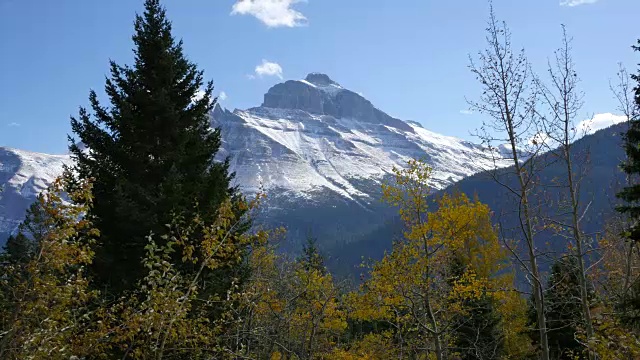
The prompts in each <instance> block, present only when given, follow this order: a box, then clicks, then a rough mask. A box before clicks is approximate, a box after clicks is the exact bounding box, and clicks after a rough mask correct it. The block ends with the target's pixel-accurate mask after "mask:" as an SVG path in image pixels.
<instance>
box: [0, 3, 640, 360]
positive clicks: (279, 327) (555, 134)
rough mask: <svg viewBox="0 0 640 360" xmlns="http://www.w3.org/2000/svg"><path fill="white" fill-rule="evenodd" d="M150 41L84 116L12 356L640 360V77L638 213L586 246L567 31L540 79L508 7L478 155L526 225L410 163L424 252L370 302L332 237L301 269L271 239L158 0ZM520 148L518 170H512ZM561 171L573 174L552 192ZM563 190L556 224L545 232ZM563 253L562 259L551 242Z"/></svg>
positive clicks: (633, 107)
mask: <svg viewBox="0 0 640 360" xmlns="http://www.w3.org/2000/svg"><path fill="white" fill-rule="evenodd" d="M134 30H135V31H134V35H133V42H134V49H133V51H134V55H135V58H134V63H133V64H132V65H124V66H123V65H118V64H116V63H115V62H111V63H110V77H109V78H108V79H107V80H106V85H105V92H106V95H107V97H108V100H109V105H108V106H105V105H103V104H102V103H101V102H100V101H99V99H98V96H97V94H96V93H95V92H93V91H91V92H90V95H89V99H90V104H91V107H90V109H85V108H81V109H80V110H79V114H78V116H76V117H73V118H72V119H71V125H72V130H73V133H74V135H75V136H76V137H70V138H69V144H70V145H69V148H70V151H71V153H72V155H73V159H74V164H73V165H72V166H70V167H68V168H66V169H65V172H64V175H63V176H62V177H60V178H59V179H58V180H57V181H56V182H55V183H54V184H52V185H51V187H50V188H49V189H48V190H47V191H46V192H44V193H42V194H40V195H39V196H38V200H37V202H36V203H34V204H33V205H32V206H31V208H30V209H29V211H28V213H27V216H26V219H25V221H24V222H23V223H22V224H21V226H20V228H19V231H18V232H17V234H15V235H13V236H12V237H11V238H10V239H9V240H8V241H7V244H6V245H5V248H4V252H3V253H2V254H1V255H0V261H2V267H1V268H0V273H1V274H0V358H2V359H438V360H441V359H545V360H546V359H590V360H591V359H638V358H640V272H639V266H640V250H639V249H640V248H639V247H638V244H639V243H638V240H639V239H640V223H639V222H638V219H639V218H640V205H639V204H638V202H639V200H640V183H639V182H638V174H639V173H640V113H639V111H638V110H639V109H640V73H639V75H629V74H628V73H627V71H626V70H625V69H624V68H621V69H620V71H619V73H618V75H619V79H618V80H619V81H618V83H617V84H614V85H613V86H612V88H613V90H614V93H615V95H616V97H617V99H618V100H619V101H620V110H621V111H622V112H623V113H624V114H625V115H626V116H627V118H628V129H627V131H626V132H625V135H624V139H625V145H624V146H625V150H626V153H627V158H626V159H623V161H622V164H621V167H622V170H623V171H624V172H625V173H626V174H627V177H626V183H625V184H624V186H623V189H622V190H621V191H620V193H619V198H620V203H619V206H618V208H617V210H619V216H617V217H614V218H611V219H608V221H607V227H606V228H605V229H602V232H601V233H599V234H597V235H593V234H587V233H585V232H584V231H582V226H581V222H582V220H583V218H584V216H585V213H587V212H588V211H589V207H590V204H589V199H584V198H581V197H580V191H579V189H580V183H581V181H582V180H583V178H584V177H585V176H586V175H585V174H586V173H587V171H586V169H588V167H589V165H590V164H589V157H588V154H587V153H585V154H582V153H579V154H576V152H575V151H573V143H574V140H575V139H576V136H577V135H579V129H576V124H575V121H576V117H577V116H579V115H580V110H581V108H582V105H583V101H582V98H583V96H582V93H581V92H580V90H579V77H578V75H577V73H576V70H575V64H574V62H573V59H572V57H571V39H570V37H569V36H568V35H567V32H566V30H565V29H564V28H562V30H563V31H562V43H561V46H560V48H559V49H558V50H557V51H556V53H555V55H554V57H553V58H552V60H550V61H549V67H548V71H547V72H546V75H545V76H538V75H536V74H535V73H534V72H533V71H532V69H531V66H530V64H529V62H528V60H527V58H526V56H525V53H524V51H517V50H514V49H513V47H512V44H511V34H510V32H509V29H508V28H507V26H506V24H504V23H503V22H500V21H498V20H497V18H496V16H495V14H494V11H493V9H491V13H490V17H489V21H488V26H487V29H486V30H487V32H486V34H487V36H486V40H487V46H486V48H485V49H484V50H483V51H481V52H480V53H478V55H477V56H476V57H472V58H471V59H470V70H471V72H472V73H473V74H474V75H475V77H476V79H477V80H478V82H479V83H480V85H481V86H482V93H481V96H480V97H479V98H478V100H477V101H471V102H470V105H471V107H472V108H473V109H474V110H477V111H479V112H481V113H483V114H485V115H487V118H488V119H489V120H488V121H487V122H486V123H485V124H484V126H483V127H482V128H481V129H480V130H479V131H478V136H480V137H481V138H482V140H483V142H484V143H485V144H486V145H487V148H488V150H489V151H491V152H492V153H494V154H495V158H496V162H497V161H500V162H502V163H504V161H505V160H508V161H510V162H511V164H512V166H511V167H509V168H507V169H506V170H505V169H498V168H497V167H496V170H495V171H491V172H489V173H488V174H487V175H489V176H491V177H492V178H493V180H495V181H496V182H497V183H499V184H500V185H502V186H503V187H504V188H505V189H506V190H507V192H508V193H509V194H510V200H511V201H512V204H513V206H512V210H513V212H514V214H516V216H517V218H518V220H519V225H518V226H517V227H516V228H511V229H510V228H506V227H505V226H503V224H500V223H495V221H496V217H495V214H493V213H492V211H491V209H489V207H488V206H486V205H485V204H482V203H481V202H480V201H479V200H478V199H476V198H470V197H469V196H467V195H465V194H462V193H456V192H450V193H447V194H442V195H437V196H436V195H435V194H433V193H432V189H431V187H430V186H429V183H430V177H431V171H432V170H431V169H430V168H429V166H428V164H426V163H424V162H422V161H420V160H412V161H409V162H408V164H407V166H406V167H405V168H402V169H394V173H393V175H392V176H391V178H390V179H389V180H388V181H387V182H385V183H384V185H383V186H382V193H383V199H384V200H385V201H386V202H387V203H388V204H389V205H391V206H394V207H396V208H397V209H398V214H399V216H400V218H401V220H402V222H403V223H404V225H405V231H404V234H403V235H404V236H403V239H401V240H398V241H396V242H394V244H393V247H392V249H391V250H390V251H389V252H388V253H386V254H385V256H384V257H383V258H382V260H380V261H372V262H365V263H363V265H362V274H363V276H362V278H361V279H360V281H359V282H358V283H357V284H353V283H351V282H349V281H347V280H341V279H336V278H334V277H333V276H332V274H331V273H330V272H329V271H328V269H327V268H326V266H325V263H324V257H323V254H322V252H321V250H320V249H319V247H318V245H317V244H316V242H315V240H313V239H309V240H308V241H307V243H306V245H305V246H304V249H303V251H302V253H301V254H300V255H298V256H295V255H291V254H283V253H281V252H279V251H278V249H277V242H278V241H277V240H278V239H279V238H280V237H281V236H282V235H283V233H284V231H285V230H284V229H264V228H261V227H259V226H256V225H255V224H253V222H252V218H254V214H255V212H256V211H257V210H258V209H259V208H260V204H261V202H262V201H263V200H264V195H262V194H258V195H256V196H255V197H254V198H251V199H249V198H247V197H245V196H243V195H242V194H241V193H240V192H239V189H238V188H237V187H235V186H233V185H232V182H233V174H232V173H230V171H229V161H228V160H226V161H217V160H216V159H215V158H216V155H217V153H218V150H219V148H220V145H221V137H220V131H219V130H218V129H211V127H210V122H209V120H210V119H209V114H210V113H211V111H212V109H213V108H214V106H215V104H216V99H215V98H213V95H212V94H213V84H212V83H211V82H205V80H204V73H203V72H202V71H201V70H198V68H197V66H196V65H195V64H194V63H192V62H190V61H189V60H188V59H187V57H186V56H185V54H184V52H183V46H182V42H181V41H177V40H176V39H175V38H174V37H173V35H172V29H171V22H170V21H169V20H168V18H167V15H166V11H165V9H164V8H163V7H162V6H161V4H160V2H159V0H146V1H145V10H144V12H143V14H141V15H137V16H136V21H135V26H134ZM634 49H635V50H639V51H640V40H639V42H638V46H637V47H634ZM201 89H204V95H203V96H197V94H198V93H199V91H200V90H201ZM505 142H506V143H508V144H509V146H508V147H507V148H508V150H509V153H508V154H505V153H504V152H498V151H494V150H496V145H495V144H496V143H498V144H503V143H505ZM550 162H553V163H555V164H557V163H560V164H562V168H563V172H562V174H561V176H558V177H557V178H554V179H553V181H552V182H551V183H545V182H543V181H541V178H540V177H539V176H538V174H539V173H540V171H541V170H542V169H544V168H545V166H548V164H549V163H550ZM550 187H553V188H555V189H560V193H561V196H560V197H559V198H558V199H557V200H554V201H556V202H557V204H556V206H555V207H556V209H557V212H556V213H552V214H549V213H541V212H540V211H539V207H540V206H539V205H540V202H541V201H549V200H548V199H547V198H546V197H545V191H546V190H547V189H548V188H550ZM549 234H552V238H553V239H554V240H553V241H561V242H562V244H563V246H564V251H563V252H562V253H557V252H553V253H552V252H549V251H547V250H546V248H545V247H544V246H543V245H542V244H541V242H540V239H543V238H546V236H548V235H549ZM541 263H550V264H552V265H551V270H550V272H549V273H548V274H547V273H546V271H544V267H543V266H541ZM519 274H521V275H523V276H524V278H525V279H526V281H527V283H526V284H525V285H523V284H522V283H521V282H520V281H519V280H518V277H519Z"/></svg>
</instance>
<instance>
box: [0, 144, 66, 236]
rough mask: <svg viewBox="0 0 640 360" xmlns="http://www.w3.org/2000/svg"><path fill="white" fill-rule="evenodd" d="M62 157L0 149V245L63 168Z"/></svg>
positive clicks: (63, 161)
mask: <svg viewBox="0 0 640 360" xmlns="http://www.w3.org/2000/svg"><path fill="white" fill-rule="evenodd" d="M70 163H71V159H70V158H69V156H66V155H48V154H41V153H34V152H29V151H23V150H17V149H11V148H3V147H0V187H2V191H1V192H0V241H2V240H4V236H3V234H4V235H8V234H9V233H10V232H12V231H13V230H14V229H15V228H16V227H17V226H18V224H20V222H21V221H22V218H23V216H24V212H25V211H26V209H27V208H28V207H29V205H31V203H33V201H35V199H36V196H37V194H39V193H40V192H41V191H43V190H45V189H46V188H47V186H48V185H49V184H51V182H52V181H53V180H55V178H56V177H57V176H59V175H60V174H62V170H63V166H64V165H65V164H70Z"/></svg>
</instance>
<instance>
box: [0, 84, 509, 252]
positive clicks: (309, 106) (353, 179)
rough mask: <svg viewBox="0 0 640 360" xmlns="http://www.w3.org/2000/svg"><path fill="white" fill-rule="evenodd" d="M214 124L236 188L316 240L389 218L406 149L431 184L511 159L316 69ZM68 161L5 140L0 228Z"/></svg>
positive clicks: (269, 216)
mask: <svg viewBox="0 0 640 360" xmlns="http://www.w3.org/2000/svg"><path fill="white" fill-rule="evenodd" d="M212 126H215V127H220V128H221V130H222V136H223V144H222V149H221V151H220V154H219V156H220V158H223V157H226V156H229V157H230V159H231V167H232V169H233V170H234V171H235V172H236V180H235V181H236V182H237V184H238V185H240V187H241V189H242V190H243V191H244V192H245V193H247V194H251V193H256V192H258V191H263V192H266V194H267V195H268V200H267V203H266V206H265V216H264V220H265V221H266V222H268V223H269V224H278V225H279V224H286V225H287V226H288V227H289V230H290V233H291V234H292V237H300V236H303V234H305V233H313V234H314V235H316V236H318V237H321V238H322V239H320V240H321V241H349V239H350V238H351V237H352V236H355V234H356V233H359V232H362V231H365V230H367V229H369V228H371V227H372V226H374V225H376V224H377V223H378V224H379V223H380V222H383V221H385V218H386V217H387V214H388V212H386V211H385V210H381V209H384V207H383V206H382V205H381V202H380V184H381V182H382V181H384V180H385V179H386V178H387V177H388V176H389V175H390V174H391V171H392V169H393V167H402V166H404V165H405V164H406V162H407V161H408V160H409V159H412V158H420V159H424V160H426V161H427V162H428V163H429V164H430V165H431V166H432V167H433V170H434V171H433V177H432V179H431V184H432V185H433V186H434V188H436V189H442V188H444V187H446V186H448V185H450V184H452V183H454V182H456V181H458V180H460V179H462V178H464V177H466V176H469V175H471V174H474V173H476V172H478V171H482V170H487V169H491V168H493V167H494V166H504V165H508V163H507V162H498V163H495V162H494V156H493V155H495V154H491V153H489V151H488V150H487V149H485V148H483V147H482V146H480V145H477V144H473V143H470V142H468V141H464V140H461V139H457V138H454V137H450V136H444V135H439V134H436V133H433V132H430V131H428V130H426V129H424V128H423V127H422V126H421V125H420V124H419V123H416V122H408V121H403V120H400V119H396V118H393V117H391V116H389V115H387V114H386V113H384V112H383V111H382V110H380V109H378V108H376V107H375V106H374V105H373V104H371V102H370V101H368V100H367V99H365V98H364V97H362V96H361V95H359V94H357V93H355V92H353V91H350V90H348V89H345V88H343V87H342V86H341V85H339V84H338V83H336V82H335V81H333V80H332V79H331V78H329V76H327V75H324V74H318V73H312V74H309V75H308V76H307V77H306V78H305V79H304V80H290V81H286V82H284V83H281V84H277V85H275V86H273V87H272V88H271V89H269V91H268V92H267V93H266V94H265V96H264V101H263V103H262V105H261V106H259V107H255V108H251V109H247V110H234V111H229V110H225V109H222V108H221V107H219V106H218V107H216V108H215V110H214V111H213V114H212ZM66 162H69V159H68V157H66V156H53V155H51V156H50V155H44V154H33V153H27V152H23V151H19V150H13V149H1V151H0V184H5V187H7V190H6V191H5V193H4V195H3V199H2V200H0V218H2V219H4V220H0V221H2V222H1V223H0V226H2V228H0V229H3V230H1V231H4V233H5V234H6V233H7V232H8V231H11V230H12V229H13V228H14V227H15V225H16V224H17V223H19V221H20V219H21V218H22V216H23V214H24V210H25V209H26V206H27V205H28V204H29V203H30V202H32V201H33V199H34V196H35V194H36V193H38V192H39V191H41V190H42V189H44V187H45V186H46V184H47V183H49V182H50V181H52V180H53V179H54V178H55V176H56V175H57V174H59V173H60V172H61V170H62V164H64V163H66ZM0 236H1V234H0ZM0 241H1V240H0Z"/></svg>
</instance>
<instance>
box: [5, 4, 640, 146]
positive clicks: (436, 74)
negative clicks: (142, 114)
mask: <svg viewBox="0 0 640 360" xmlns="http://www.w3.org/2000/svg"><path fill="white" fill-rule="evenodd" d="M563 1H567V2H566V3H564V4H561V3H562V2H563ZM164 4H165V6H166V7H167V10H168V14H169V18H170V19H171V20H172V21H173V25H174V34H175V36H176V37H178V38H182V39H183V40H184V47H185V52H186V54H187V55H188V56H189V58H190V59H191V60H193V61H195V62H196V63H198V65H199V66H200V68H202V69H204V70H205V76H206V77H207V78H208V79H212V80H213V81H214V84H215V86H216V92H218V93H219V92H221V91H222V92H224V93H225V94H226V99H224V100H223V101H222V102H221V103H222V105H223V106H224V107H227V108H230V109H233V108H248V107H252V106H257V105H259V104H260V103H261V102H262V95H263V94H264V93H265V92H266V91H267V90H268V88H269V87H270V86H272V85H274V84H275V83H277V82H280V81H281V79H280V75H281V76H282V77H283V78H284V79H299V78H303V77H304V76H305V75H306V74H307V73H309V72H324V73H327V74H329V75H330V76H331V77H332V78H333V79H334V80H335V81H337V82H339V83H341V84H342V85H343V86H345V87H347V88H350V89H352V90H354V91H358V92H361V93H362V94H363V95H364V96H365V97H367V98H368V99H369V100H371V101H372V102H373V103H374V104H375V105H376V106H377V107H379V108H380V109H382V110H384V111H386V112H387V113H389V114H390V115H392V116H396V117H399V118H401V119H405V120H415V121H419V122H421V123H422V124H423V125H424V126H425V127H426V128H428V129H430V130H432V131H436V132H439V133H443V134H447V135H454V136H459V137H463V138H467V139H470V140H473V138H472V137H471V136H470V135H469V131H470V130H473V129H475V128H477V127H478V126H479V125H480V122H481V120H482V119H481V117H480V116H479V115H477V114H463V112H464V111H462V110H465V109H466V108H467V105H466V101H465V96H466V97H468V98H474V97H476V95H477V94H478V91H479V87H478V85H477V84H476V83H475V80H474V78H473V76H472V74H471V73H470V72H469V70H468V69H467V65H468V54H474V53H475V52H477V51H478V50H480V49H482V48H483V46H484V33H483V29H484V27H485V23H486V19H487V12H488V6H487V3H486V2H485V1H483V0H438V1H435V0H393V1H392V0H307V1H296V0H165V1H164ZM494 6H495V8H496V11H497V14H498V16H499V17H500V18H501V19H503V20H505V21H507V22H508V24H509V26H510V28H511V30H512V32H513V43H514V45H515V46H517V47H525V49H526V51H527V54H528V56H529V59H530V61H531V62H532V63H533V65H534V68H535V69H539V70H544V67H545V66H546V61H547V57H549V56H551V55H552V52H553V50H554V49H555V48H556V47H558V45H559V44H560V34H561V31H560V24H565V25H566V26H567V29H568V31H569V33H570V34H571V35H572V36H573V37H574V44H573V46H574V53H573V54H574V58H575V60H576V63H577V67H578V71H579V74H580V76H581V78H582V84H581V85H582V89H583V90H584V92H585V94H586V97H585V107H584V116H583V117H584V119H587V118H591V117H592V116H593V115H595V114H601V113H608V112H615V108H616V103H615V101H614V99H613V97H612V95H611V93H610V91H609V81H610V79H612V78H613V77H615V73H616V70H617V63H618V62H622V63H624V64H625V65H626V66H627V67H628V68H629V69H630V70H634V71H635V68H636V65H635V64H636V63H638V62H640V56H638V55H640V54H634V53H633V52H632V50H631V48H630V46H631V45H632V44H634V43H635V41H636V38H637V37H638V36H640V33H638V29H637V26H636V25H637V14H638V13H640V1H637V0H494ZM141 9H142V0H135V1H134V0H91V1H87V0H56V1H49V0H39V1H36V0H0V146H9V147H16V148H21V149H26V150H32V151H40V152H49V153H64V152H66V146H67V143H66V135H67V134H68V133H69V132H70V128H69V116H71V115H73V114H76V113H77V109H78V106H81V105H82V106H86V105H87V103H88V100H87V99H88V97H87V95H88V92H89V89H91V88H93V89H96V90H98V91H99V93H101V90H102V88H103V86H104V77H105V74H106V73H107V70H108V60H109V59H113V60H115V61H117V62H119V63H130V62H131V59H132V53H131V47H132V43H131V34H132V31H133V19H134V15H135V13H136V12H139V11H141ZM264 61H266V64H267V66H264V67H260V66H261V65H263V62H264ZM276 64H277V65H276ZM257 69H261V71H258V73H256V70H257ZM280 70H281V71H282V73H281V74H280V73H279V71H280ZM103 99H104V98H103ZM600 118H603V116H602V115H600ZM604 118H606V116H604Z"/></svg>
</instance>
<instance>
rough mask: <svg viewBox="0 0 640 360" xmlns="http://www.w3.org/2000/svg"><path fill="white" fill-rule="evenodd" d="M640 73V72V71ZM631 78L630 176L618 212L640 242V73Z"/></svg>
mask: <svg viewBox="0 0 640 360" xmlns="http://www.w3.org/2000/svg"><path fill="white" fill-rule="evenodd" d="M633 49H634V50H635V51H640V39H639V40H638V45H637V46H634V47H633ZM639 71H640V70H639ZM631 78H632V79H633V80H635V81H636V82H637V83H638V84H637V85H636V87H635V88H634V92H635V99H634V100H635V104H634V105H635V106H633V111H632V114H630V118H629V121H628V124H629V127H628V129H627V131H626V133H625V134H624V140H625V145H624V149H625V152H626V153H627V159H626V160H625V162H624V163H623V164H622V170H624V172H625V173H626V174H627V175H628V179H629V182H628V186H627V187H625V188H624V189H623V190H622V191H621V192H619V193H618V197H619V198H620V199H622V200H623V201H624V205H622V206H620V207H618V211H620V212H622V213H623V214H627V215H628V216H629V217H630V220H631V224H630V225H631V226H630V229H629V233H628V235H627V237H628V238H630V239H631V240H633V241H640V183H638V175H640V117H639V116H638V109H640V72H639V73H638V74H634V75H631Z"/></svg>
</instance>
